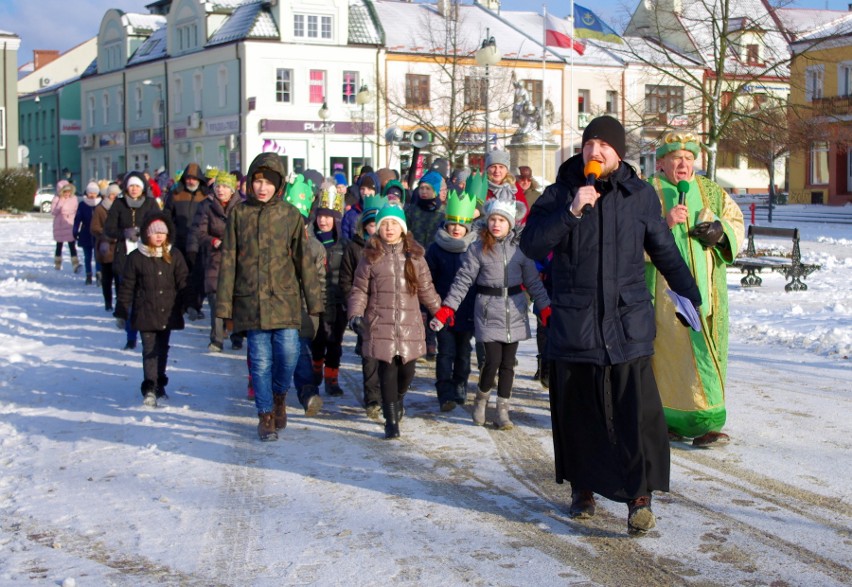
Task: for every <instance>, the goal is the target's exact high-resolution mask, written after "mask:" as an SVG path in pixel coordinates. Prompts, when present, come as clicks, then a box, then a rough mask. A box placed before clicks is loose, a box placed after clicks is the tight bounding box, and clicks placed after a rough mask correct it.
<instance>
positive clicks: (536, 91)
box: [521, 79, 542, 106]
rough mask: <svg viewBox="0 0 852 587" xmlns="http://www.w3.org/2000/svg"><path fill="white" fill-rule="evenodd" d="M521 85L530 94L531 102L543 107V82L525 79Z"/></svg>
mask: <svg viewBox="0 0 852 587" xmlns="http://www.w3.org/2000/svg"><path fill="white" fill-rule="evenodd" d="M521 85H523V86H524V89H526V91H527V92H529V94H530V101H531V102H532V103H533V104H535V105H536V106H539V105H541V92H542V84H541V80H537V79H525V80H521Z"/></svg>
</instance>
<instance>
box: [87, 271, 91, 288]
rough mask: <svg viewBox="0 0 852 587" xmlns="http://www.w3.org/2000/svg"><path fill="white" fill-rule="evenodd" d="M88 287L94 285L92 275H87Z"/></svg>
mask: <svg viewBox="0 0 852 587" xmlns="http://www.w3.org/2000/svg"><path fill="white" fill-rule="evenodd" d="M86 285H92V274H91V273H86Z"/></svg>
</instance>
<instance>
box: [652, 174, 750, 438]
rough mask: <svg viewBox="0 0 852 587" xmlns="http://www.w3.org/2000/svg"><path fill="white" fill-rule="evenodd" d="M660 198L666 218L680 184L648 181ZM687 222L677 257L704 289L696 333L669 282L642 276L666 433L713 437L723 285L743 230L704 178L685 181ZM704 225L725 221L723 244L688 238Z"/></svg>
mask: <svg viewBox="0 0 852 587" xmlns="http://www.w3.org/2000/svg"><path fill="white" fill-rule="evenodd" d="M649 181H650V183H651V185H653V186H654V188H655V189H656V191H657V194H658V195H659V196H660V203H661V205H662V208H663V217H665V216H666V214H668V212H669V210H671V208H673V207H674V206H676V205H677V203H678V191H677V187H676V186H675V185H673V184H671V183H670V182H669V181H668V180H667V179H666V177H665V175H663V174H662V173H657V174H655V175H653V176H652V177H651V178H650V179H649ZM685 203H686V206H687V208H688V209H689V216H688V218H687V221H686V222H685V223H682V224H677V225H675V226H674V228H672V235H673V236H674V239H675V242H676V243H677V246H678V249H679V250H680V254H681V255H682V256H683V258H684V260H685V261H686V264H687V265H688V266H689V268H690V270H691V271H692V275H693V277H695V281H696V283H697V284H698V287H699V289H700V290H701V299H702V304H701V307H700V308H699V314H700V316H701V332H695V331H694V330H692V329H691V328H687V327H684V326H683V325H682V324H681V323H680V321H679V320H678V319H677V317H676V316H675V311H674V304H673V303H672V301H671V299H670V298H669V296H668V295H667V294H666V293H665V292H666V289H668V284H667V283H666V280H665V278H664V277H663V276H662V275H661V274H660V272H659V271H657V270H656V268H655V267H654V266H653V265H651V264H650V263H648V264H647V265H646V271H645V276H646V279H647V282H648V287H649V288H650V290H651V295H652V296H653V298H654V309H655V313H656V324H657V338H656V339H655V341H654V356H653V358H652V364H653V368H654V376H655V377H656V379H657V385H658V387H659V389H660V397H661V398H662V401H663V408H664V410H665V416H666V423H667V424H668V427H669V430H671V431H672V432H676V433H677V434H680V435H681V436H687V437H690V438H694V437H697V436H701V435H703V434H706V433H707V432H710V431H714V432H717V431H719V430H721V428H722V426H724V424H725V375H726V372H727V367H728V284H727V279H726V276H725V272H726V266H727V265H728V264H730V263H731V262H733V260H734V257H736V255H737V252H738V251H739V248H740V246H741V245H742V242H743V237H744V235H745V229H744V226H743V215H742V211H741V210H740V208H739V206H737V204H736V203H735V202H734V201H733V199H732V198H731V197H730V196H729V195H728V194H727V193H726V192H725V191H724V190H723V189H722V188H720V187H719V186H718V185H716V184H715V183H714V182H712V181H710V180H709V179H707V178H706V177H703V176H694V177H693V178H692V180H690V181H689V191H688V192H687V194H686V202H685ZM699 217H700V218H702V220H704V219H707V218H710V217H715V219H718V220H720V221H721V222H722V226H724V229H725V236H726V237H727V241H728V242H727V243H726V244H725V245H724V246H718V245H717V246H716V247H713V248H712V249H705V248H704V247H702V246H701V243H700V242H699V241H698V240H697V239H695V238H691V237H690V236H689V235H688V232H689V229H690V228H692V227H693V226H695V224H697V223H698V222H699V220H698V219H699Z"/></svg>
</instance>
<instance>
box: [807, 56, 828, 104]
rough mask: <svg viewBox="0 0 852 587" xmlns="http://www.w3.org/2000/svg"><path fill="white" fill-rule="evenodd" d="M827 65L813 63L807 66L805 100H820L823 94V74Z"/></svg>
mask: <svg viewBox="0 0 852 587" xmlns="http://www.w3.org/2000/svg"><path fill="white" fill-rule="evenodd" d="M824 73H825V66H824V65H822V64H820V65H811V66H808V67H806V68H805V100H806V101H807V102H811V101H813V100H819V99H820V98H822V95H823V76H824Z"/></svg>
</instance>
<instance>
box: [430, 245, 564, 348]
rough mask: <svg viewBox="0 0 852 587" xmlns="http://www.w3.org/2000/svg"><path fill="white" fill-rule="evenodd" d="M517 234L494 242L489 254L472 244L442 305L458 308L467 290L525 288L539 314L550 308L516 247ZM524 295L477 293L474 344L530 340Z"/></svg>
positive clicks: (534, 271) (526, 259) (529, 262)
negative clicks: (478, 288)
mask: <svg viewBox="0 0 852 587" xmlns="http://www.w3.org/2000/svg"><path fill="white" fill-rule="evenodd" d="M518 240H519V233H518V232H515V231H513V232H512V233H510V234H509V236H507V237H506V238H504V239H503V240H499V241H497V243H496V244H495V245H494V248H493V249H492V250H491V251H489V252H488V253H483V251H482V244H483V243H482V239H480V240H478V241H476V242H475V243H473V244H472V245H471V246H470V248H469V249H468V250H467V252H466V253H465V254H464V257H463V258H462V264H461V267H460V268H459V271H458V273H456V278H455V280H453V285H452V287H451V288H450V291H449V293H448V294H447V297H446V298H444V305H445V306H449V307H450V308H452V309H453V310H456V309H458V307H459V304H461V302H462V300H463V299H464V296H465V294H467V291H468V290H469V289H470V288H471V287H473V288H476V287H477V286H485V287H490V288H509V287H513V286H518V285H521V284H522V285H524V287H526V290H527V292H528V293H529V294H530V295H531V296H532V298H533V301H534V302H535V307H536V310H538V311H541V310H542V309H544V308H546V307H547V306H549V305H550V298H549V297H548V296H547V292H546V291H545V289H544V285H543V284H542V283H541V279H539V275H538V269H536V266H535V262H534V261H533V260H532V259H530V258H529V257H527V256H526V255H524V254H523V253H522V252H521V249H519V248H518ZM527 303H528V302H527V295H526V293H524V292H520V293H516V294H513V295H509V294H508V292H507V291H506V290H505V289H503V292H502V295H490V294H483V293H477V294H476V303H475V304H474V309H473V323H474V335H475V336H476V340H477V342H505V343H512V342H518V341H521V340H526V339H528V338H529V337H530V322H529V318H528V316H527Z"/></svg>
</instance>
